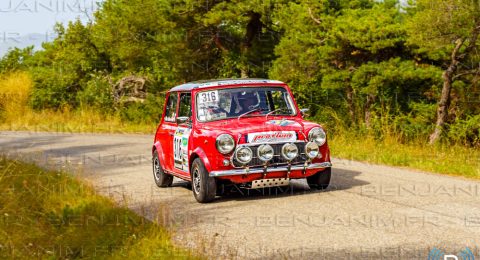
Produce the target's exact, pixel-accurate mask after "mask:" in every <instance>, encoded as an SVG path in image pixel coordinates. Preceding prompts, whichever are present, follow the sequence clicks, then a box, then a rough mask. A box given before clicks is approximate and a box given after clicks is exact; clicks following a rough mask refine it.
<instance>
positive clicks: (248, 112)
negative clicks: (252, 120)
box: [237, 107, 264, 120]
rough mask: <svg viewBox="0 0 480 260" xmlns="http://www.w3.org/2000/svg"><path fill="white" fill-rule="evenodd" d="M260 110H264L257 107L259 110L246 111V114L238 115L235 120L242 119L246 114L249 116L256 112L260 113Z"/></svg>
mask: <svg viewBox="0 0 480 260" xmlns="http://www.w3.org/2000/svg"><path fill="white" fill-rule="evenodd" d="M262 110H264V109H263V108H260V107H259V108H255V109H252V110H250V111H247V112H245V113H243V114H241V115H239V116H238V118H237V119H238V120H240V118H241V117H243V116H246V115H248V114H251V113H254V112H257V111H262Z"/></svg>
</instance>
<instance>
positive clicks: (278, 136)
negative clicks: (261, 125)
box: [248, 131, 297, 143]
mask: <svg viewBox="0 0 480 260" xmlns="http://www.w3.org/2000/svg"><path fill="white" fill-rule="evenodd" d="M296 140H297V134H296V133H295V131H279V132H261V133H252V134H248V142H249V143H274V142H295V141H296Z"/></svg>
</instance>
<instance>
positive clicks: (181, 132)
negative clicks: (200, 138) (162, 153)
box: [173, 127, 191, 172]
mask: <svg viewBox="0 0 480 260" xmlns="http://www.w3.org/2000/svg"><path fill="white" fill-rule="evenodd" d="M190 131H191V130H190V129H189V128H184V127H179V128H177V130H176V131H175V135H174V136H173V163H174V166H175V168H177V169H179V170H182V171H184V172H188V137H189V136H190Z"/></svg>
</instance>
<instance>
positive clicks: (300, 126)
mask: <svg viewBox="0 0 480 260" xmlns="http://www.w3.org/2000/svg"><path fill="white" fill-rule="evenodd" d="M305 112H306V110H300V109H299V108H298V107H297V104H296V102H295V100H294V99H293V96H292V92H291V91H290V89H289V87H288V86H287V85H286V84H285V83H283V82H280V81H274V80H266V79H235V80H234V79H231V80H209V81H198V82H192V83H186V84H183V85H180V86H177V87H174V88H172V89H171V90H170V91H169V92H168V93H167V99H166V103H165V108H164V112H163V118H162V120H161V122H160V125H159V126H158V129H157V132H156V134H155V140H154V145H153V148H152V155H153V176H154V179H155V183H156V184H157V185H158V186H159V187H168V186H171V185H172V181H173V177H174V176H175V177H178V178H180V179H183V180H186V181H188V182H190V183H191V185H192V191H193V195H194V197H195V199H196V200H197V201H198V202H209V201H212V200H213V199H214V198H215V196H216V195H217V194H219V193H220V190H221V189H220V187H222V188H224V187H225V186H230V187H231V186H236V187H237V188H239V189H240V188H246V189H261V188H268V187H275V186H287V185H289V182H290V180H291V179H300V178H306V179H307V182H308V185H309V186H310V187H311V188H315V189H325V188H327V187H328V185H329V182H330V176H331V166H332V164H331V163H330V151H329V148H328V145H327V138H326V134H325V131H324V130H323V129H322V127H321V126H320V125H318V124H315V123H312V122H308V121H306V120H304V119H303V117H304V114H305Z"/></svg>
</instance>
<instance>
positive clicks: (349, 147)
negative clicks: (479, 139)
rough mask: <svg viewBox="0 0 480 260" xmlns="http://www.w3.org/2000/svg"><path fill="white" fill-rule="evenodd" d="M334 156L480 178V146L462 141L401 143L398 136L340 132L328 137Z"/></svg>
mask: <svg viewBox="0 0 480 260" xmlns="http://www.w3.org/2000/svg"><path fill="white" fill-rule="evenodd" d="M329 145H330V149H331V153H332V156H333V157H337V158H344V159H350V160H357V161H364V162H370V163H376V164H385V165H391V166H402V167H408V168H412V169H418V170H423V171H427V172H432V173H441V174H448V175H454V176H463V177H467V178H476V179H479V178H480V150H479V149H478V148H477V149H475V148H468V147H464V146H460V145H447V144H439V145H434V146H430V145H427V144H425V143H422V142H412V143H408V144H402V143H399V142H397V141H395V138H386V140H381V141H380V140H375V139H373V138H372V137H368V136H356V135H354V134H348V135H337V136H335V137H334V138H332V139H331V140H330V141H329Z"/></svg>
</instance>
